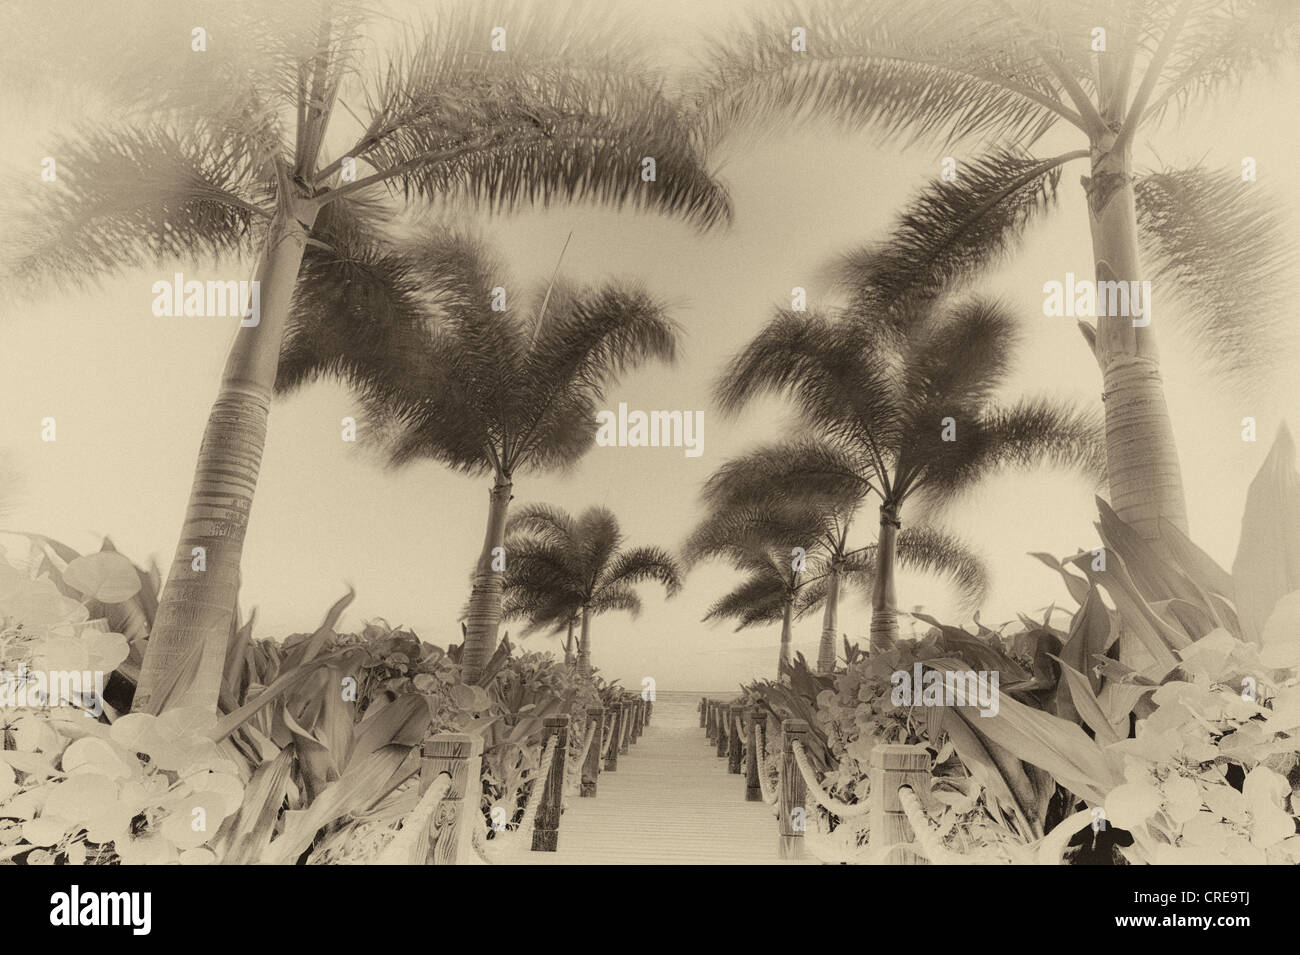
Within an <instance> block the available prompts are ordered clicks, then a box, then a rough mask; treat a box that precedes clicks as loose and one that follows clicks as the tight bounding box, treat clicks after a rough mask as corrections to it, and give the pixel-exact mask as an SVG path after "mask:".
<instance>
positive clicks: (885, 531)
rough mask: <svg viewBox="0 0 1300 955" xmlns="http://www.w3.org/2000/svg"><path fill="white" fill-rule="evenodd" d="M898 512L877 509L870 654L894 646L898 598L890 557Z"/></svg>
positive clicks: (886, 507) (889, 508) (888, 507)
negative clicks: (877, 526)
mask: <svg viewBox="0 0 1300 955" xmlns="http://www.w3.org/2000/svg"><path fill="white" fill-rule="evenodd" d="M901 526H902V525H901V524H900V523H899V521H898V508H897V507H895V506H894V505H891V504H885V505H882V506H881V508H880V535H879V537H878V538H877V543H876V579H875V581H874V582H873V584H872V588H871V644H870V646H871V652H872V653H878V652H880V651H883V650H888V649H889V648H890V647H892V646H893V645H894V644H895V643H897V642H898V612H897V609H896V608H897V607H898V595H897V594H896V593H895V591H894V555H895V554H896V553H897V544H898V529H899V527H901Z"/></svg>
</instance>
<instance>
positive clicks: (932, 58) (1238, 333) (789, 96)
mask: <svg viewBox="0 0 1300 955" xmlns="http://www.w3.org/2000/svg"><path fill="white" fill-rule="evenodd" d="M796 25H797V26H798V27H799V28H800V29H802V30H803V31H804V35H805V37H806V49H804V50H802V51H800V52H795V51H794V50H792V46H791V30H792V27H794V26H796ZM1297 48H1300V4H1297V3H1293V2H1289V0H1232V2H1218V0H1169V2H1163V0H1161V2H1154V0H927V2H925V3H917V2H915V0H873V2H871V3H861V2H858V0H822V2H818V3H815V4H814V5H813V6H812V7H811V8H802V7H801V8H799V9H798V10H795V9H791V10H789V11H786V12H783V13H782V14H781V15H779V16H773V17H771V18H768V19H764V20H761V21H759V22H756V23H755V24H754V26H753V29H752V30H751V31H749V32H748V33H746V34H742V35H740V36H739V37H736V36H735V34H732V35H731V38H730V39H729V40H728V41H727V44H726V46H725V48H723V49H719V50H718V51H716V53H715V56H714V57H713V58H712V60H711V62H712V63H713V64H715V65H714V67H713V72H712V74H711V76H710V78H709V80H708V81H707V84H706V86H707V89H706V90H705V91H704V94H703V100H704V101H705V102H707V103H708V105H709V108H710V110H711V112H712V115H713V117H714V120H715V122H714V134H715V135H722V134H724V133H725V131H726V129H727V128H728V127H729V126H730V125H731V124H732V123H734V122H736V121H738V120H739V121H752V120H756V119H757V120H762V119H766V118H773V119H774V118H776V117H781V118H782V119H785V118H787V117H789V116H807V117H812V116H821V117H828V118H831V119H833V120H835V121H837V122H838V123H841V124H843V125H845V126H848V127H853V128H867V129H870V130H872V132H873V133H875V134H877V135H883V136H885V137H887V138H890V139H902V140H906V141H908V142H913V141H916V140H922V141H926V142H929V143H938V144H939V145H940V146H941V147H942V148H944V149H949V148H951V147H952V146H954V145H956V144H958V143H964V142H969V141H972V140H975V141H980V140H989V139H993V140H996V141H998V143H999V145H997V146H995V147H994V148H992V149H991V150H989V151H988V152H985V153H984V154H982V155H979V156H977V157H975V158H974V159H971V160H968V161H965V162H963V163H962V164H961V166H960V168H957V167H954V168H953V172H954V173H955V176H956V178H955V179H953V180H952V181H944V180H943V179H941V178H937V179H936V181H935V182H934V183H933V184H932V185H930V186H928V187H927V188H926V189H924V190H923V191H922V193H921V194H920V195H919V196H918V198H917V199H916V201H915V202H913V203H912V204H911V206H910V207H909V208H908V210H907V211H906V213H905V215H904V216H903V218H902V223H903V225H904V227H905V236H904V237H905V239H906V242H905V246H906V252H907V269H908V273H909V278H908V280H907V282H906V285H907V286H908V287H909V288H910V289H913V290H914V289H915V288H916V286H917V284H918V280H922V279H923V280H926V281H929V282H931V283H933V284H935V285H936V286H937V285H944V284H948V283H952V282H956V281H960V280H962V279H964V278H967V277H969V276H970V275H971V274H973V273H974V272H975V271H976V270H978V268H979V267H981V266H982V265H985V264H987V263H988V262H989V261H991V260H992V259H994V258H996V257H997V256H999V255H1000V254H1002V253H1003V252H1004V251H1005V250H1006V249H1007V248H1008V247H1009V246H1010V245H1011V244H1013V242H1014V241H1015V240H1016V239H1017V238H1018V237H1019V236H1020V235H1021V234H1022V233H1023V231H1024V229H1025V227H1026V225H1027V224H1028V223H1029V222H1031V221H1032V220H1033V219H1034V218H1035V217H1036V216H1037V214H1038V213H1039V212H1040V211H1042V210H1044V209H1046V208H1048V207H1049V206H1050V205H1051V204H1052V202H1053V200H1054V199H1055V196H1056V186H1057V183H1058V181H1059V177H1060V173H1061V167H1062V166H1063V165H1064V164H1066V163H1069V162H1072V161H1075V160H1087V161H1088V162H1089V164H1090V166H1091V173H1090V176H1089V177H1088V178H1086V179H1084V187H1085V192H1086V194H1087V203H1088V218H1089V222H1090V224H1091V235H1092V247H1093V257H1094V260H1095V278H1096V280H1097V281H1098V282H1099V283H1100V282H1114V281H1121V282H1137V281H1141V280H1144V279H1145V280H1150V281H1152V282H1153V284H1154V285H1156V286H1157V288H1158V291H1157V292H1156V296H1157V308H1156V309H1155V313H1156V314H1157V315H1159V316H1160V317H1159V318H1157V322H1158V323H1159V324H1161V325H1163V326H1164V327H1174V328H1177V327H1179V326H1180V325H1181V326H1183V327H1185V328H1186V330H1187V332H1188V337H1189V338H1190V340H1191V341H1192V342H1193V344H1194V346H1195V348H1196V349H1197V351H1198V352H1200V353H1201V355H1202V356H1203V357H1205V358H1207V359H1209V362H1210V364H1211V365H1212V367H1213V368H1215V369H1216V370H1219V371H1226V372H1229V373H1234V375H1235V381H1236V382H1237V383H1241V382H1242V381H1245V382H1247V383H1252V382H1253V380H1254V379H1256V378H1257V377H1258V376H1257V370H1258V369H1259V367H1260V366H1261V364H1263V363H1265V362H1268V361H1270V360H1276V358H1277V357H1278V356H1279V355H1281V354H1283V352H1282V351H1281V350H1280V349H1279V348H1277V347H1276V345H1277V343H1278V342H1279V340H1280V335H1279V333H1280V332H1281V331H1283V330H1284V329H1285V328H1286V327H1287V324H1286V323H1288V322H1289V321H1290V316H1291V311H1292V309H1291V301H1290V293H1291V289H1290V288H1289V287H1288V286H1287V284H1286V283H1281V282H1278V281H1277V276H1278V274H1279V269H1280V268H1281V267H1282V266H1283V265H1284V264H1285V263H1286V262H1289V261H1291V260H1292V259H1291V253H1292V250H1293V249H1294V245H1293V243H1292V239H1293V235H1294V232H1293V230H1292V229H1288V228H1286V227H1285V226H1284V224H1283V220H1282V219H1281V218H1280V216H1279V212H1278V209H1279V208H1280V206H1279V204H1278V203H1276V202H1275V201H1274V200H1272V199H1270V198H1269V197H1268V195H1267V194H1266V193H1265V192H1262V191H1261V188H1260V186H1259V185H1258V184H1256V183H1253V182H1246V183H1243V181H1242V179H1243V176H1242V170H1241V169H1236V168H1234V169H1227V170H1222V171H1207V170H1205V169H1202V168H1200V167H1196V168H1186V169H1165V170H1161V171H1157V172H1150V171H1144V172H1140V173H1139V171H1138V170H1136V169H1135V166H1134V161H1133V148H1134V145H1135V143H1136V142H1137V141H1138V140H1139V138H1140V137H1142V136H1145V135H1147V134H1149V133H1150V132H1151V131H1152V130H1154V129H1155V128H1156V127H1157V126H1158V125H1160V124H1161V123H1162V121H1164V120H1166V119H1168V118H1169V117H1170V116H1171V115H1174V114H1180V115H1186V114H1187V113H1189V112H1191V111H1192V109H1193V108H1195V107H1196V106H1199V104H1201V103H1202V102H1204V101H1205V100H1206V99H1208V98H1209V97H1210V96H1211V95H1213V94H1219V93H1223V92H1226V91H1229V90H1231V89H1233V88H1235V87H1236V86H1238V85H1239V84H1240V82H1241V81H1242V80H1243V79H1244V78H1246V77H1248V76H1253V75H1258V74H1261V73H1264V72H1266V71H1268V70H1269V69H1271V68H1274V67H1277V66H1279V65H1281V64H1283V63H1285V62H1288V61H1291V62H1293V61H1294V60H1293V57H1294V54H1295V52H1296V50H1297ZM1062 124H1064V125H1068V126H1072V127H1074V129H1075V130H1077V131H1078V132H1079V133H1080V134H1081V139H1082V144H1081V147H1080V148H1077V149H1074V150H1071V151H1068V152H1065V153H1061V154H1059V155H1049V156H1046V157H1039V156H1034V155H1030V154H1029V153H1028V152H1027V151H1026V150H1027V149H1028V148H1029V147H1031V146H1033V145H1035V144H1037V143H1039V142H1040V141H1042V140H1041V137H1043V135H1044V133H1046V132H1047V131H1048V130H1050V129H1054V128H1055V127H1058V126H1061V125H1062ZM1139 248H1140V249H1141V252H1142V254H1143V257H1145V259H1146V269H1144V268H1143V264H1142V262H1141V261H1140V259H1139ZM889 271H890V272H892V274H893V279H894V280H897V279H898V277H899V275H898V273H897V272H896V271H894V270H892V269H891V270H889ZM1059 278H1061V279H1063V278H1064V276H1060V277H1059ZM891 281H892V280H888V279H887V280H886V282H885V283H884V285H883V287H882V285H881V283H878V282H875V281H873V282H872V283H871V285H872V286H873V287H872V288H871V289H870V292H871V294H873V295H877V296H878V295H880V294H881V293H882V292H883V293H884V294H885V295H886V296H888V295H889V294H890V293H891V291H894V289H891V288H890V287H889V286H890V282H891ZM1166 293H1168V294H1167V295H1166ZM1115 294H1116V296H1117V300H1118V294H1119V293H1118V291H1117V292H1116V293H1115ZM1171 300H1175V301H1176V304H1177V306H1178V308H1177V311H1178V314H1177V316H1176V320H1175V319H1171V318H1170V317H1169V316H1171V315H1172V314H1173V312H1174V309H1173V308H1171V307H1170V306H1169V305H1168V304H1166V303H1168V302H1170V301H1171ZM1148 304H1149V303H1148ZM1102 311H1110V310H1109V309H1102V308H1098V312H1099V317H1098V319H1097V323H1096V325H1093V324H1090V323H1088V322H1080V329H1081V331H1082V332H1083V336H1084V338H1085V339H1086V341H1087V343H1088V347H1089V348H1090V350H1091V351H1092V352H1093V355H1094V357H1095V358H1096V361H1097V363H1098V365H1099V366H1100V369H1101V374H1102V390H1103V394H1104V395H1105V409H1106V445H1107V454H1108V461H1109V469H1108V470H1109V483H1110V496H1111V503H1112V505H1113V506H1114V508H1115V510H1116V511H1117V513H1118V514H1119V515H1120V517H1122V518H1123V519H1124V520H1125V521H1126V522H1127V523H1129V524H1131V525H1133V526H1134V527H1136V528H1138V529H1139V531H1140V532H1141V533H1142V534H1143V536H1145V537H1147V538H1148V539H1156V538H1158V537H1159V533H1160V524H1161V522H1162V521H1169V522H1170V523H1171V524H1173V525H1174V526H1175V527H1177V528H1178V529H1179V530H1182V531H1186V529H1187V517H1186V506H1185V501H1184V493H1183V485H1182V476H1181V470H1180V467H1179V462H1178V453H1177V449H1176V447H1175V444H1174V436H1173V429H1172V426H1171V423H1170V418H1169V411H1168V407H1167V405H1166V402H1165V397H1164V391H1163V386H1162V382H1161V376H1160V364H1159V356H1158V353H1157V350H1156V344H1155V337H1154V332H1155V325H1142V324H1138V325H1135V324H1134V321H1133V320H1132V319H1131V318H1130V317H1129V316H1128V315H1124V314H1115V313H1114V312H1113V311H1112V312H1111V313H1110V314H1106V315H1101V314H1100V313H1101V312H1102Z"/></svg>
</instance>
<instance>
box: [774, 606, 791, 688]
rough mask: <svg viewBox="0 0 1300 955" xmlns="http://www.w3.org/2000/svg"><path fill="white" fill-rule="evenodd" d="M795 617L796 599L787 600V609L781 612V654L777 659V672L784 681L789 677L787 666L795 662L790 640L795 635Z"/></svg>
mask: <svg viewBox="0 0 1300 955" xmlns="http://www.w3.org/2000/svg"><path fill="white" fill-rule="evenodd" d="M793 619H794V601H793V600H787V601H786V602H785V610H784V611H782V613H781V656H780V657H779V659H778V661H777V668H776V672H777V673H778V674H780V678H781V680H782V682H784V681H786V680H788V679H789V677H787V676H786V674H785V668H786V667H788V666H789V665H790V664H791V663H792V662H793V658H792V656H791V654H790V640H791V638H792V637H793V636H794V627H793V625H792V621H793Z"/></svg>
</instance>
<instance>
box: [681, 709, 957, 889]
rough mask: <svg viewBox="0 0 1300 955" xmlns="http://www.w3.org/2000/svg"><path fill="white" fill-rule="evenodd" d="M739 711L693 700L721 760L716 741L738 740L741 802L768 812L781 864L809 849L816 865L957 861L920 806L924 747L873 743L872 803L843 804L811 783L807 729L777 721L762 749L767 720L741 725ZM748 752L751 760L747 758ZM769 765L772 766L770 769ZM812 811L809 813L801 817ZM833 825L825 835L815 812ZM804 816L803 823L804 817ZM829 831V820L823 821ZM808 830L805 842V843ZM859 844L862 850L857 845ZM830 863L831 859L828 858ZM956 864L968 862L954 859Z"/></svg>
mask: <svg viewBox="0 0 1300 955" xmlns="http://www.w3.org/2000/svg"><path fill="white" fill-rule="evenodd" d="M739 707H740V704H739V703H737V702H735V701H732V702H722V701H718V700H711V699H709V698H707V697H705V698H704V699H702V700H701V701H700V726H701V727H703V728H704V729H705V733H706V735H707V736H708V738H709V741H710V742H713V743H716V744H717V746H718V755H719V756H721V755H724V754H725V752H726V744H725V743H724V738H726V737H731V738H732V739H733V740H736V741H740V740H743V741H744V745H745V757H746V760H745V761H746V796H745V798H746V799H747V800H750V801H755V802H757V801H762V802H764V803H766V804H767V805H769V806H771V807H772V808H773V810H774V812H775V815H776V817H777V823H778V827H779V829H778V831H779V842H778V853H779V855H780V857H781V858H799V857H800V856H802V855H803V854H804V852H805V848H806V845H807V844H808V843H811V844H812V845H814V846H816V847H817V852H818V854H819V856H820V857H821V858H822V859H823V861H827V862H830V861H836V862H868V863H872V862H880V861H886V860H887V859H893V860H894V861H903V862H907V863H910V864H919V865H925V864H930V863H931V862H934V863H938V864H949V863H951V862H953V861H955V860H956V859H958V858H960V857H959V856H957V854H955V853H953V852H951V851H950V850H948V849H946V848H945V847H944V846H943V843H942V840H941V839H940V838H939V836H938V833H937V832H936V831H935V828H934V825H935V824H933V823H931V822H930V820H929V818H928V817H927V816H926V815H925V807H924V805H923V803H924V802H925V801H926V799H928V798H929V779H930V757H929V754H928V752H927V751H926V750H925V749H924V747H920V746H904V745H898V744H879V745H877V746H876V747H875V748H874V749H873V751H872V765H871V769H870V774H869V782H870V786H871V790H872V791H873V792H879V793H881V794H882V796H881V797H880V798H877V799H872V800H870V801H868V800H862V801H860V802H856V803H850V802H846V801H844V800H843V799H840V798H838V797H836V796H834V795H833V794H832V793H831V792H830V791H829V790H828V789H827V788H826V785H825V783H824V782H823V781H822V780H821V779H820V778H819V776H818V773H817V771H816V769H815V768H814V767H813V765H812V761H811V760H810V758H809V756H808V749H807V746H806V744H805V742H804V739H803V738H804V737H805V736H807V735H808V733H809V732H810V731H811V728H810V726H809V725H808V723H807V722H805V721H803V720H799V719H787V720H783V721H782V722H781V736H780V746H779V748H770V752H769V747H768V746H765V745H764V742H765V740H764V737H765V735H766V732H765V731H766V727H767V717H766V715H765V711H764V710H762V709H760V708H759V707H757V706H754V707H750V708H749V709H748V710H746V712H747V714H748V735H746V733H745V729H746V725H745V723H742V722H740V721H738V719H737V710H738V708H739ZM751 753H752V758H751ZM773 762H775V763H776V765H775V767H773V766H772V765H771V763H773ZM810 809H811V810H812V811H811V812H810V811H809V810H810ZM818 810H821V811H824V812H825V813H826V814H827V816H828V817H833V818H835V819H838V820H839V824H838V825H835V826H834V829H830V828H828V827H827V826H824V825H823V822H824V820H823V818H822V816H821V813H820V812H819V811H818ZM810 816H811V819H810V818H809V817H810ZM825 822H827V823H828V824H829V822H830V820H829V819H827V820H825ZM810 827H811V829H812V834H813V838H812V839H811V840H808V841H807V843H806V842H805V835H806V834H808V832H809V829H810ZM864 839H865V840H867V844H866V846H865V847H864V846H863V845H862V842H863V840H864ZM828 856H833V857H834V858H828ZM962 861H963V864H965V863H966V862H968V861H969V860H964V859H963V860H962Z"/></svg>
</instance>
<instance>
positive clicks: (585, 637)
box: [578, 607, 591, 676]
mask: <svg viewBox="0 0 1300 955" xmlns="http://www.w3.org/2000/svg"><path fill="white" fill-rule="evenodd" d="M578 672H579V673H581V674H582V675H583V676H591V613H590V611H588V609H587V608H586V607H583V608H582V636H581V637H580V638H579V640H578Z"/></svg>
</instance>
